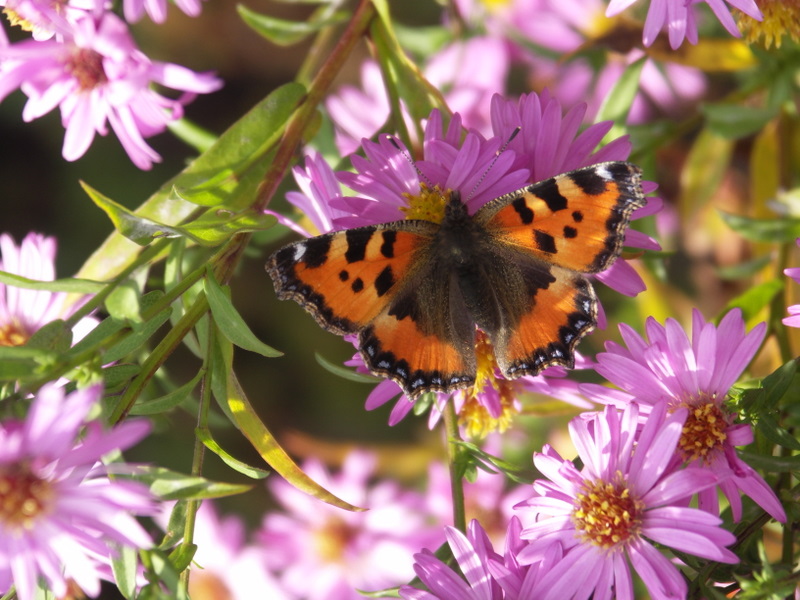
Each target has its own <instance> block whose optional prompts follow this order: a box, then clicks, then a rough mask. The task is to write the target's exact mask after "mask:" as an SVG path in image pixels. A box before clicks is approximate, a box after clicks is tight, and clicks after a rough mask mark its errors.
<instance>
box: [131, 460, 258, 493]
mask: <svg viewBox="0 0 800 600" xmlns="http://www.w3.org/2000/svg"><path fill="white" fill-rule="evenodd" d="M130 478H131V479H133V480H135V481H141V482H143V483H145V484H147V485H148V486H150V491H151V492H153V494H155V495H156V496H158V497H159V498H161V499H162V500H203V499H205V498H222V497H224V496H233V495H235V494H243V493H244V492H247V491H249V490H251V489H252V488H253V486H251V485H242V484H238V483H222V482H219V481H211V480H209V479H206V478H204V477H199V476H197V475H184V474H183V473H177V472H175V471H171V470H170V469H165V468H163V467H142V468H140V469H139V470H138V471H137V472H136V473H135V474H134V475H131V476H130Z"/></svg>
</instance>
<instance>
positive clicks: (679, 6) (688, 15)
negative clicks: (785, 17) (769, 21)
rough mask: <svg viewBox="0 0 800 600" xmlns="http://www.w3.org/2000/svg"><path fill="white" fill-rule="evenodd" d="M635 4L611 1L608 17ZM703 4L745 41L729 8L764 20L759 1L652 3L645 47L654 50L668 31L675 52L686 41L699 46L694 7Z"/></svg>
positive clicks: (670, 0)
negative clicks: (657, 38) (659, 36)
mask: <svg viewBox="0 0 800 600" xmlns="http://www.w3.org/2000/svg"><path fill="white" fill-rule="evenodd" d="M635 2H636V0H611V2H609V4H608V10H607V11H606V14H607V15H608V16H609V17H613V16H614V15H617V14H619V13H621V12H622V11H623V10H625V9H626V8H628V7H629V6H631V5H632V4H634V3H635ZM701 2H705V3H706V4H708V6H709V7H710V8H711V10H712V11H713V13H714V15H715V16H716V17H717V19H718V20H719V22H720V23H722V25H723V27H725V29H726V30H727V31H728V33H730V34H731V35H732V36H735V37H741V35H742V34H741V33H740V32H739V29H738V28H737V27H736V21H735V20H734V18H733V16H732V15H731V13H730V10H729V9H728V6H727V5H728V4H730V5H731V6H733V7H734V8H737V9H739V10H740V11H742V12H743V13H744V14H746V15H747V16H749V17H752V18H753V19H755V20H757V21H760V20H761V19H762V16H761V11H759V10H758V6H757V5H756V2H755V0H688V1H687V0H650V6H649V7H648V9H647V19H646V20H645V23H644V35H643V38H642V39H643V40H644V45H645V46H650V45H651V44H652V43H653V42H654V41H655V39H656V37H657V36H658V34H659V32H660V31H661V30H662V29H664V28H665V27H666V29H667V33H668V35H669V45H670V46H671V47H672V48H673V49H675V48H677V47H678V46H680V45H681V43H683V40H684V39H687V40H689V42H691V43H692V44H696V43H697V39H698V38H697V20H696V15H695V9H694V6H695V5H696V4H700V3H701Z"/></svg>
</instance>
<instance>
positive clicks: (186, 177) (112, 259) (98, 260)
mask: <svg viewBox="0 0 800 600" xmlns="http://www.w3.org/2000/svg"><path fill="white" fill-rule="evenodd" d="M304 95H305V88H304V87H303V86H302V85H300V84H297V83H289V84H286V85H284V86H281V87H280V88H278V89H276V90H274V91H273V92H271V93H270V94H269V96H267V97H266V98H265V99H264V100H262V101H261V102H259V103H258V104H257V105H256V106H254V107H253V108H252V109H251V110H250V111H249V112H248V113H247V114H246V115H244V116H243V117H242V118H241V119H239V120H238V121H237V122H236V123H234V124H233V125H232V126H231V127H230V128H229V129H228V130H227V131H225V132H224V133H223V134H222V135H221V136H220V137H219V139H218V140H217V141H216V142H215V143H214V145H213V146H212V147H211V148H209V150H208V151H206V152H204V153H203V154H201V155H200V156H199V157H197V158H196V159H195V160H194V161H193V162H192V163H191V164H190V165H189V166H188V167H186V168H185V169H184V170H183V171H182V172H181V173H180V174H179V175H177V176H176V177H174V178H172V179H170V180H169V181H167V182H166V183H164V185H163V186H162V187H161V188H160V189H159V190H158V191H157V192H156V193H155V194H153V196H151V197H150V198H149V199H148V200H147V201H146V202H145V203H144V204H142V205H141V206H140V207H139V208H138V209H136V211H134V212H135V215H136V216H137V217H141V218H143V219H148V220H150V222H154V221H155V220H158V221H159V222H162V223H164V224H165V225H170V226H172V225H178V224H180V223H181V222H182V221H183V220H184V219H186V218H187V217H189V215H191V214H192V212H194V211H195V210H196V209H197V205H195V204H192V203H190V202H186V201H184V200H181V199H180V198H178V197H176V196H175V194H174V193H173V188H174V189H179V190H182V193H184V191H186V192H187V193H188V191H189V190H192V189H193V188H194V187H196V186H202V185H203V184H205V183H206V182H207V181H209V180H210V179H212V178H214V177H215V176H216V175H217V174H218V173H221V172H226V173H228V176H227V178H226V179H225V180H224V181H223V182H220V183H219V184H218V186H217V187H216V188H214V194H215V201H214V204H215V205H217V206H222V207H225V208H227V209H229V210H233V211H240V210H244V209H245V208H246V207H247V206H249V205H250V204H251V203H252V199H253V197H254V194H255V191H256V189H257V187H258V185H259V183H260V182H261V179H262V178H263V174H264V172H265V171H266V168H267V166H268V162H269V159H270V157H269V153H270V151H271V150H272V149H273V148H274V146H275V145H276V144H277V142H278V141H279V140H280V138H281V135H282V134H283V129H284V127H285V125H286V121H287V120H288V119H289V117H290V116H291V114H292V113H293V112H294V110H295V109H296V108H297V106H298V105H299V103H300V102H301V101H302V99H303V98H304ZM210 193H211V192H209V194H210ZM139 251H140V247H139V246H137V245H135V244H133V243H132V242H131V241H129V240H128V239H127V238H125V237H124V236H122V235H121V234H119V233H118V232H115V233H112V234H111V236H109V237H108V238H107V239H106V241H105V242H104V243H103V244H102V245H101V246H100V247H99V248H98V249H97V250H96V251H95V253H94V254H93V255H92V256H91V257H90V258H89V260H88V261H87V262H86V263H85V264H84V265H83V267H82V268H81V270H80V272H79V273H78V275H79V276H80V277H83V278H87V279H96V280H106V279H113V278H114V277H116V276H117V275H118V274H119V273H120V272H121V271H123V270H124V269H125V268H126V267H127V266H129V265H130V264H131V263H132V262H133V261H134V260H135V258H136V256H137V254H138V253H139Z"/></svg>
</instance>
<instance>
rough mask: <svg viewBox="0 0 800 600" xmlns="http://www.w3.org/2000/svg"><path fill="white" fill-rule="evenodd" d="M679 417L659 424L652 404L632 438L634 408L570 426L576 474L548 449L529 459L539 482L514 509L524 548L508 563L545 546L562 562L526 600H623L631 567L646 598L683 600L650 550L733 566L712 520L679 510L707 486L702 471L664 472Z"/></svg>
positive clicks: (682, 586) (669, 571)
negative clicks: (521, 515)
mask: <svg viewBox="0 0 800 600" xmlns="http://www.w3.org/2000/svg"><path fill="white" fill-rule="evenodd" d="M686 414H687V410H686V409H683V408H682V409H678V410H676V411H674V412H673V413H671V414H669V415H667V413H666V406H665V404H663V403H662V404H659V405H656V406H653V407H652V409H651V411H650V414H649V416H648V419H647V421H646V422H645V424H644V426H642V427H641V428H640V427H639V410H638V405H637V404H635V403H632V404H629V405H628V406H627V407H626V408H625V410H624V411H618V410H617V409H616V408H614V407H610V406H609V407H606V409H605V410H604V412H603V413H596V414H594V415H593V416H588V415H584V416H581V417H576V418H575V419H573V420H572V421H571V422H570V425H569V431H570V436H571V438H572V441H573V443H574V444H575V447H576V448H577V450H578V456H579V457H580V459H581V461H582V463H583V465H584V466H583V468H582V470H580V471H579V470H578V469H577V468H576V467H575V465H574V464H573V463H572V462H570V461H568V460H564V459H563V458H561V457H560V456H559V455H558V453H557V452H555V451H554V450H553V449H552V448H550V447H549V446H545V448H544V451H543V452H542V453H536V454H535V455H534V464H535V466H536V468H537V469H539V471H540V472H541V473H542V474H544V475H545V477H547V479H539V480H536V481H535V482H534V484H533V490H534V492H535V496H533V497H532V498H530V499H528V500H526V501H525V502H523V503H521V504H520V505H519V506H518V508H519V510H520V511H521V512H527V513H530V514H529V515H528V516H530V517H531V518H535V519H536V522H535V523H531V521H530V520H528V521H526V523H528V525H527V527H526V528H525V529H524V530H523V532H522V538H523V539H527V540H528V541H529V543H528V545H527V546H525V547H524V548H523V549H522V550H520V552H519V554H518V555H517V558H518V560H519V561H520V562H521V563H523V564H524V563H526V562H531V561H535V560H539V559H540V557H541V556H542V553H543V552H545V551H547V550H548V549H550V548H551V547H552V546H553V545H558V546H559V547H560V549H561V550H562V551H563V558H562V559H561V560H559V561H557V562H556V563H555V564H554V565H552V566H551V567H550V568H549V569H548V570H547V572H546V573H544V574H543V575H542V577H541V578H540V579H539V581H538V583H537V585H536V587H535V590H534V594H533V596H531V597H533V598H537V599H541V600H569V599H571V598H588V597H592V598H594V599H595V600H606V599H610V598H612V597H613V598H618V599H620V600H624V599H630V598H633V582H632V573H631V567H633V570H634V571H636V573H638V575H639V577H641V579H642V580H643V581H644V584H645V586H646V587H647V590H648V592H649V594H650V597H651V598H656V599H661V598H663V599H666V598H685V597H686V593H687V589H686V582H685V580H684V578H683V577H682V575H681V574H680V572H679V571H678V569H677V568H676V567H675V565H673V564H672V562H671V561H670V560H669V559H668V558H667V557H666V556H664V555H663V554H662V553H661V551H659V550H658V549H656V547H655V546H654V545H653V542H656V543H658V544H661V545H662V546H665V547H667V548H674V549H675V550H679V551H681V552H686V553H688V554H693V555H695V556H700V557H702V558H706V559H709V560H713V561H718V562H727V563H735V562H737V561H738V559H737V558H736V555H735V554H733V553H732V552H731V551H730V550H728V549H726V548H725V546H728V545H730V544H732V543H733V542H734V541H735V540H736V538H735V537H734V536H733V534H731V533H730V532H728V531H725V530H724V529H722V528H721V527H720V524H721V520H720V519H719V518H718V517H717V516H715V515H711V514H709V513H707V512H705V511H702V510H699V509H697V508H689V507H686V506H684V505H683V503H682V500H683V498H684V497H685V496H686V495H687V494H691V493H692V492H695V491H697V490H703V489H706V488H709V487H712V486H713V485H714V484H715V483H716V481H717V478H716V476H715V475H714V474H713V473H711V472H709V471H704V470H697V469H682V470H671V469H670V462H671V457H672V455H673V453H674V451H675V448H676V446H677V444H678V441H679V439H680V437H681V430H682V428H683V422H684V419H685V418H686ZM637 432H638V433H637Z"/></svg>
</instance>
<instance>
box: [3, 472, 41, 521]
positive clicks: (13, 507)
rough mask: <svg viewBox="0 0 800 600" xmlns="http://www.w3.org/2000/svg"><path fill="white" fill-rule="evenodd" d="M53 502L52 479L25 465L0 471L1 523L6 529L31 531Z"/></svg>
mask: <svg viewBox="0 0 800 600" xmlns="http://www.w3.org/2000/svg"><path fill="white" fill-rule="evenodd" d="M52 504H53V488H52V486H51V484H50V482H49V481H46V480H44V479H39V478H38V477H37V476H36V475H34V474H33V473H31V472H30V471H28V470H26V469H22V468H18V469H9V470H0V522H2V523H3V525H4V526H5V528H6V530H9V529H11V530H23V529H24V530H30V529H31V528H32V527H33V525H34V523H35V522H36V520H37V519H38V518H39V517H40V516H41V515H42V514H47V513H49V512H50V510H51V508H52Z"/></svg>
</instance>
